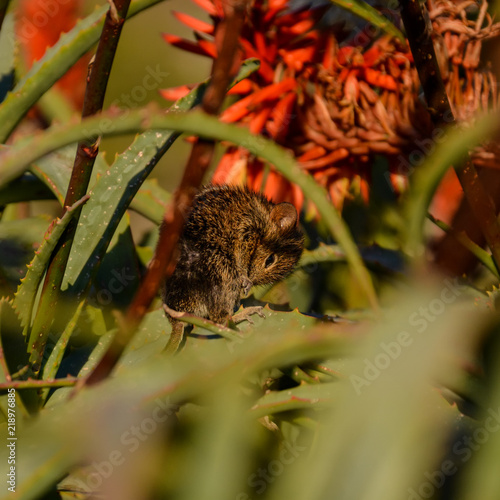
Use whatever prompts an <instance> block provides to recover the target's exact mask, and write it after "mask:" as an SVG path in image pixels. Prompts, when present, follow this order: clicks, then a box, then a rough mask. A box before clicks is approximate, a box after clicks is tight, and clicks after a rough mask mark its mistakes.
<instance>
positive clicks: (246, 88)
mask: <svg viewBox="0 0 500 500" xmlns="http://www.w3.org/2000/svg"><path fill="white" fill-rule="evenodd" d="M252 89H253V86H252V82H251V81H250V80H242V81H241V82H238V83H237V84H236V85H235V86H234V87H233V88H232V89H230V90H228V92H227V93H228V94H229V95H233V94H237V95H240V94H248V93H249V92H251V91H252Z"/></svg>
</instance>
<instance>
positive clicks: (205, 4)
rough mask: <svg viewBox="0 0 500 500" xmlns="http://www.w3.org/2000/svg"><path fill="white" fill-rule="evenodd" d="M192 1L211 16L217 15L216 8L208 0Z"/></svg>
mask: <svg viewBox="0 0 500 500" xmlns="http://www.w3.org/2000/svg"><path fill="white" fill-rule="evenodd" d="M193 2H194V3H195V4H197V5H199V6H200V7H201V8H202V9H203V10H204V11H206V12H208V14H210V15H211V16H214V17H217V16H218V10H217V9H216V7H215V5H214V4H213V3H212V2H211V1H210V0H193Z"/></svg>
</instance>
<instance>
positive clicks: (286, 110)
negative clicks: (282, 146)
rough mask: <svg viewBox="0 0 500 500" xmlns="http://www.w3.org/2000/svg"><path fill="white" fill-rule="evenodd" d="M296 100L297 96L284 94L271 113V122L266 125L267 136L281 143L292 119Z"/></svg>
mask: <svg viewBox="0 0 500 500" xmlns="http://www.w3.org/2000/svg"><path fill="white" fill-rule="evenodd" d="M296 100H297V94H296V93H295V92H290V93H289V94H286V95H285V96H284V97H282V98H281V100H280V101H279V102H278V104H277V105H276V106H275V107H274V109H273V110H272V112H271V118H272V121H270V122H269V123H268V125H267V131H268V132H269V135H270V136H271V137H272V138H273V139H275V140H277V141H279V142H281V141H282V140H283V139H284V137H286V135H287V133H288V129H289V126H290V123H291V122H292V120H293V119H294V113H293V108H294V106H295V102H296Z"/></svg>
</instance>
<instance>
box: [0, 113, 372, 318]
mask: <svg viewBox="0 0 500 500" xmlns="http://www.w3.org/2000/svg"><path fill="white" fill-rule="evenodd" d="M103 116H107V117H110V118H113V127H112V128H111V129H109V130H108V131H107V132H106V134H105V135H119V134H123V133H130V132H140V131H146V130H150V129H153V130H159V129H167V130H177V131H178V132H188V133H191V134H195V135H199V136H200V137H206V138H210V139H216V140H226V141H230V142H233V143H234V144H237V145H239V146H242V147H244V148H246V149H247V150H248V151H250V152H251V153H253V154H255V155H257V156H259V157H261V158H263V159H265V160H268V161H269V162H270V163H272V164H273V165H274V167H275V168H276V170H278V171H279V172H280V173H281V174H283V176H285V177H286V178H287V179H289V180H290V181H292V182H294V183H295V184H297V185H298V186H299V187H300V188H301V189H302V191H303V192H304V194H305V195H306V196H307V197H308V198H309V199H310V200H311V201H313V202H314V204H315V205H316V207H317V209H318V211H319V213H320V214H321V216H322V217H323V220H324V221H325V225H326V226H327V227H328V229H329V231H330V232H331V234H332V235H333V236H334V237H335V239H336V240H337V241H338V243H339V245H340V246H342V248H343V249H344V251H345V253H346V259H347V262H348V263H349V265H350V266H351V269H352V272H353V274H354V276H355V277H356V279H357V280H358V282H359V284H360V287H361V289H362V290H363V292H364V294H365V295H366V298H367V299H368V301H369V303H370V305H371V306H372V307H373V309H374V310H378V300H377V295H376V293H375V290H374V288H373V283H372V280H371V277H370V274H369V273H368V271H367V269H366V268H365V266H364V264H363V261H362V259H361V256H360V254H359V250H358V248H357V246H356V244H355V242H354V241H353V239H352V236H351V234H350V232H349V229H348V227H347V226H346V224H345V223H344V221H343V220H342V218H341V216H340V214H339V213H338V212H337V210H336V209H335V208H334V207H333V206H332V204H331V203H330V201H329V199H328V194H327V192H326V190H325V189H324V188H323V187H322V186H319V185H318V184H317V183H316V182H315V180H314V178H313V177H312V176H310V175H309V174H307V173H306V172H304V171H303V170H302V169H301V168H300V167H299V166H298V164H297V163H296V162H295V161H294V159H293V157H292V155H291V154H290V153H288V152H286V151H285V150H284V149H283V148H281V147H280V146H278V145H277V144H275V143H274V142H272V141H269V140H267V139H265V138H263V137H261V136H256V135H254V134H252V133H251V132H250V131H249V130H248V129H246V128H243V127H240V126H236V125H233V124H228V123H222V122H220V121H219V120H218V119H217V118H215V117H212V116H207V115H206V114H204V113H202V112H200V111H192V112H189V113H181V112H179V113H168V114H167V115H162V114H161V113H158V112H154V111H153V110H152V108H151V107H148V108H145V109H142V110H135V111H131V112H129V113H128V114H127V115H126V116H123V117H121V118H120V119H117V116H116V115H115V114H114V113H104V114H103V115H100V116H97V117H92V118H89V119H87V120H85V121H83V122H82V123H81V124H77V125H72V126H68V125H67V126H65V127H64V129H62V128H61V127H53V128H52V130H50V129H49V131H47V132H45V133H44V134H43V136H40V137H38V138H35V139H28V140H22V141H19V143H17V144H16V146H14V147H13V148H11V149H10V150H8V151H5V152H4V157H3V160H4V168H3V172H0V185H1V184H2V183H3V182H6V181H8V180H10V179H11V178H13V177H16V176H17V175H19V174H20V173H22V172H23V170H24V168H26V167H27V166H28V165H29V164H30V163H31V162H32V161H34V160H36V159H37V158H38V157H40V156H43V155H45V154H48V153H50V152H51V151H54V150H56V149H58V148H60V147H63V146H64V145H66V144H70V143H73V142H76V141H78V140H80V139H82V138H84V137H86V136H87V135H88V133H89V132H88V131H89V130H99V128H100V122H101V120H102V119H103ZM28 145H29V148H28V152H26V149H27V146H28ZM145 146H146V145H145ZM137 154H138V155H139V156H132V155H130V156H128V155H124V156H123V161H124V162H125V159H126V162H125V167H124V172H122V177H120V176H119V175H120V173H117V174H116V177H115V176H114V175H109V179H110V180H109V181H108V182H110V183H111V179H113V182H112V185H109V186H108V187H109V188H110V190H111V193H112V192H113V191H114V190H116V186H117V185H119V184H120V182H118V179H120V180H122V181H123V180H124V179H123V176H124V175H125V174H126V175H130V172H132V171H133V170H134V169H135V168H136V165H135V164H134V163H140V159H141V157H142V156H144V153H142V152H141V151H137ZM141 155H142V156H141ZM115 163H116V162H115ZM137 188H138V187H134V189H137ZM101 193H102V194H101V196H100V197H96V201H97V202H98V203H100V204H102V205H98V206H97V207H96V211H95V212H94V217H93V218H92V220H91V222H92V221H96V220H97V219H96V217H98V216H99V214H100V213H102V214H104V213H106V214H107V215H109V212H108V210H111V207H109V208H106V209H104V206H105V204H106V202H107V201H108V200H109V198H108V196H110V194H107V193H106V192H101ZM134 193H135V191H134ZM129 196H132V193H131V194H130V195H129ZM119 201H120V202H121V204H123V205H124V206H126V204H127V202H128V201H127V200H126V199H123V197H121V198H119ZM115 223H117V222H116V221H115ZM100 226H101V228H100V231H101V232H102V231H103V230H107V228H106V227H103V224H100ZM90 231H91V228H90V227H86V234H85V236H86V237H87V236H89V237H90ZM82 236H83V235H82ZM79 239H80V241H81V240H82V238H79ZM82 250H85V249H82ZM87 251H88V249H87ZM75 274H76V272H75V270H71V271H70V275H69V276H71V279H75ZM66 279H68V281H69V277H68V278H66Z"/></svg>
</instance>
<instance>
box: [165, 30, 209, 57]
mask: <svg viewBox="0 0 500 500" xmlns="http://www.w3.org/2000/svg"><path fill="white" fill-rule="evenodd" d="M162 37H163V39H164V40H165V41H166V42H167V43H169V44H170V45H173V46H174V47H177V48H179V49H182V50H187V51H188V52H191V53H192V54H198V55H200V56H209V57H213V56H212V54H211V53H210V52H207V50H205V49H204V48H202V47H201V46H200V44H199V43H194V42H191V41H189V40H185V39H184V38H181V37H180V36H177V35H171V34H169V33H163V35H162Z"/></svg>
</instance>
